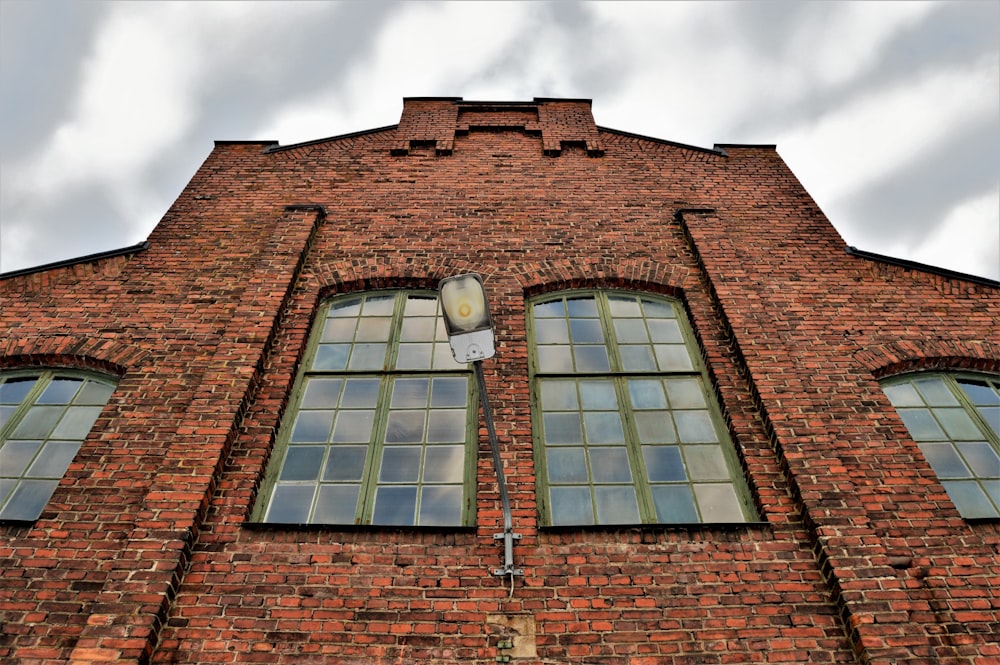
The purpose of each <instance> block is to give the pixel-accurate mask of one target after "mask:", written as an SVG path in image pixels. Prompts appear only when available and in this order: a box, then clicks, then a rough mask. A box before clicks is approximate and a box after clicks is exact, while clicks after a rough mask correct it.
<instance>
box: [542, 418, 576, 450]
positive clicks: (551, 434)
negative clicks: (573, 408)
mask: <svg viewBox="0 0 1000 665" xmlns="http://www.w3.org/2000/svg"><path fill="white" fill-rule="evenodd" d="M542 420H543V422H544V423H545V442H546V443H547V444H550V445H551V444H563V443H583V429H582V428H581V426H580V415H579V414H577V413H546V414H544V415H543V417H542Z"/></svg>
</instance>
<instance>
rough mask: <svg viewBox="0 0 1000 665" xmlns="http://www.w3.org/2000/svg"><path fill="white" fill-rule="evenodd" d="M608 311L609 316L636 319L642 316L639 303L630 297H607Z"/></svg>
mask: <svg viewBox="0 0 1000 665" xmlns="http://www.w3.org/2000/svg"><path fill="white" fill-rule="evenodd" d="M608 309H610V310H611V316H613V317H615V318H618V317H628V318H636V317H641V316H642V311H641V310H640V309H639V303H638V302H637V301H636V299H635V298H633V297H631V296H608Z"/></svg>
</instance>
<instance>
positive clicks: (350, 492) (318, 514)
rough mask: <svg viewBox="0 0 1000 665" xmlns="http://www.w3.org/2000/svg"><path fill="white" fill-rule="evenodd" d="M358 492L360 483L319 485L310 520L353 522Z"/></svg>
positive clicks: (334, 522)
mask: <svg viewBox="0 0 1000 665" xmlns="http://www.w3.org/2000/svg"><path fill="white" fill-rule="evenodd" d="M360 494H361V486H360V485H320V487H319V495H318V496H317V497H316V510H315V511H314V512H313V518H312V521H313V522H315V523H317V524H353V523H354V516H355V515H356V514H357V511H358V496H359V495H360ZM274 521H278V520H274Z"/></svg>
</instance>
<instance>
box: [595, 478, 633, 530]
mask: <svg viewBox="0 0 1000 665" xmlns="http://www.w3.org/2000/svg"><path fill="white" fill-rule="evenodd" d="M594 499H595V501H596V503H597V521H598V523H600V524H638V523H639V522H640V520H639V504H638V502H637V500H636V497H635V488H634V487H632V486H616V487H596V488H594Z"/></svg>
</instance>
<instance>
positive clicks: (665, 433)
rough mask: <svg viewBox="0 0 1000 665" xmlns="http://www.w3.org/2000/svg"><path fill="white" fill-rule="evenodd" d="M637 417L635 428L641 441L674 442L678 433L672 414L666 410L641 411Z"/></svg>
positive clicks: (635, 416)
mask: <svg viewBox="0 0 1000 665" xmlns="http://www.w3.org/2000/svg"><path fill="white" fill-rule="evenodd" d="M632 417H633V418H635V429H636V433H637V434H638V435H639V442H640V443H674V442H675V441H677V433H676V432H675V431H674V423H673V421H672V420H671V419H670V414H669V413H668V412H666V411H640V412H639V413H636V414H634V415H633V416H632Z"/></svg>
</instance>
